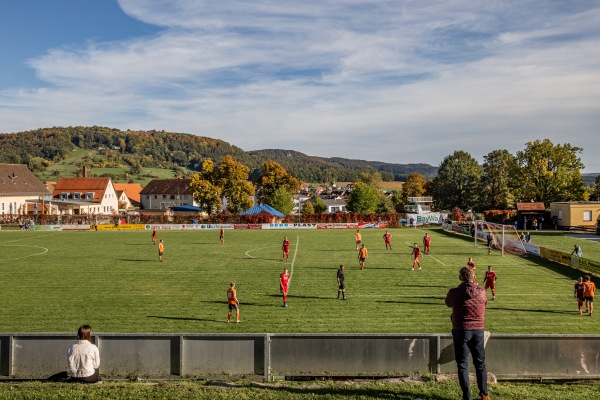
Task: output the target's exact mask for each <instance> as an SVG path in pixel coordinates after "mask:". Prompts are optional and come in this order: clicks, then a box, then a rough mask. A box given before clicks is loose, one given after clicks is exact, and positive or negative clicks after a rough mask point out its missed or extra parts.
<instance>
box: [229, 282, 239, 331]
mask: <svg viewBox="0 0 600 400" xmlns="http://www.w3.org/2000/svg"><path fill="white" fill-rule="evenodd" d="M239 304H240V301H239V300H238V298H237V293H236V291H235V282H231V283H230V284H229V289H227V305H228V307H229V311H228V312H227V322H229V321H230V320H231V311H233V310H235V322H238V323H239V322H240V307H239Z"/></svg>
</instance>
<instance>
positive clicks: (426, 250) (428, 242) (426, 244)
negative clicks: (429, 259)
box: [423, 233, 431, 254]
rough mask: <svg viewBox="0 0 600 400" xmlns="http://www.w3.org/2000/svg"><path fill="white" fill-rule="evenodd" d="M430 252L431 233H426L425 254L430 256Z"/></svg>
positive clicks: (424, 238) (424, 241) (424, 239)
mask: <svg viewBox="0 0 600 400" xmlns="http://www.w3.org/2000/svg"><path fill="white" fill-rule="evenodd" d="M430 250H431V236H429V233H426V234H425V236H423V253H425V254H429V251H430Z"/></svg>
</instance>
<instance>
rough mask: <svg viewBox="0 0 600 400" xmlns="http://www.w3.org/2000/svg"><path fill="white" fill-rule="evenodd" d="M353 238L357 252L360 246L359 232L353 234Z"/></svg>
mask: <svg viewBox="0 0 600 400" xmlns="http://www.w3.org/2000/svg"><path fill="white" fill-rule="evenodd" d="M354 238H355V239H356V251H358V247H359V246H360V243H361V242H362V238H361V236H360V231H359V230H358V229H357V230H356V233H355V234H354Z"/></svg>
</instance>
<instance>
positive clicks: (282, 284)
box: [279, 268, 291, 307]
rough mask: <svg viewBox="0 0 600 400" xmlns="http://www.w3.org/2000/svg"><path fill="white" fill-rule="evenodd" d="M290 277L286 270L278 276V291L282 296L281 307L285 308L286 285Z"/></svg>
mask: <svg viewBox="0 0 600 400" xmlns="http://www.w3.org/2000/svg"><path fill="white" fill-rule="evenodd" d="M290 280H291V277H290V274H289V273H288V269H287V268H285V269H284V270H283V272H282V273H281V274H280V275H279V291H280V292H281V293H282V294H283V306H284V307H287V306H288V305H287V296H288V289H289V287H288V285H289V283H290Z"/></svg>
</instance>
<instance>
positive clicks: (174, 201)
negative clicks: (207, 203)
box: [140, 179, 199, 210]
mask: <svg viewBox="0 0 600 400" xmlns="http://www.w3.org/2000/svg"><path fill="white" fill-rule="evenodd" d="M191 182H192V180H191V179H153V180H151V181H150V182H148V184H147V185H146V187H144V189H143V190H142V191H141V192H140V202H141V203H142V209H144V210H168V209H169V208H170V207H176V206H198V205H199V204H198V202H197V201H195V200H194V194H193V193H192V189H191V188H190V183H191Z"/></svg>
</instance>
